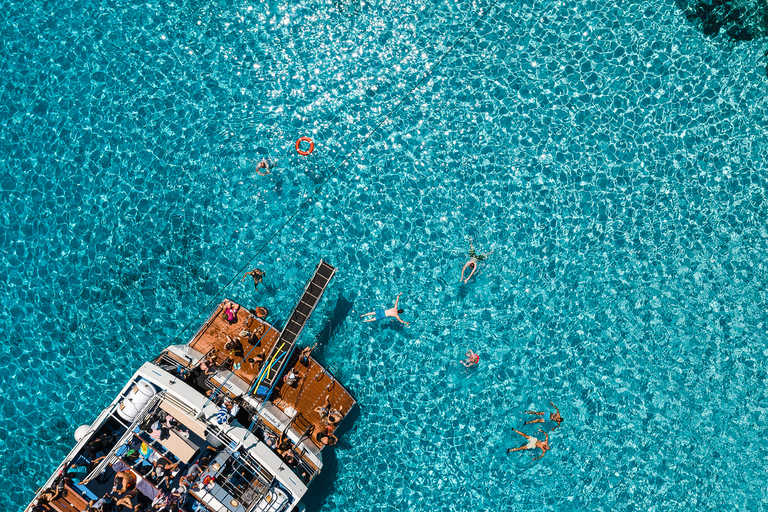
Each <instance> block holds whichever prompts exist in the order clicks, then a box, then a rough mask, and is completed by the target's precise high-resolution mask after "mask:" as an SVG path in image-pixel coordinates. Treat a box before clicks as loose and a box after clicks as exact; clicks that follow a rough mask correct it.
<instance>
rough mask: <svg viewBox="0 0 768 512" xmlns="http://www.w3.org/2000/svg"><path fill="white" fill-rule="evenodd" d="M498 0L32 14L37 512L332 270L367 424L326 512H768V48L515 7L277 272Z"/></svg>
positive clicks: (595, 5) (29, 326)
mask: <svg viewBox="0 0 768 512" xmlns="http://www.w3.org/2000/svg"><path fill="white" fill-rule="evenodd" d="M488 5H490V3H486V2H468V1H463V0H462V1H458V2H455V3H454V2H437V3H435V2H433V1H431V0H430V1H421V0H416V1H414V2H391V1H381V2H362V1H357V0H349V1H347V0H344V1H342V0H333V1H327V2H319V1H314V0H309V1H306V2H301V3H292V4H285V3H278V2H251V3H249V2H243V1H238V2H226V3H225V2H195V1H190V2H163V3H148V4H145V3H143V2H119V1H114V0H104V1H101V2H99V1H96V0H82V1H71V0H65V1H63V2H40V1H32V2H14V1H10V0H5V1H2V2H0V34H1V37H0V44H2V51H0V64H1V65H0V76H1V77H2V83H1V85H2V89H0V123H2V125H1V130H2V132H1V133H2V137H0V165H2V182H1V183H0V194H1V195H2V200H0V224H1V226H2V228H1V229H0V244H1V245H2V254H3V256H2V259H0V262H1V265H2V268H0V272H1V273H2V275H3V277H4V278H3V279H2V280H0V287H1V289H2V292H1V293H2V298H3V306H4V307H3V308H2V310H0V315H2V325H3V331H4V333H5V336H4V342H3V343H2V344H0V354H1V355H2V357H0V403H1V406H2V415H1V417H0V460H2V461H3V464H1V465H0V477H2V482H3V484H2V486H0V503H3V504H4V507H5V508H6V509H9V510H14V509H15V510H20V509H21V508H22V507H23V505H25V504H26V503H27V502H28V501H29V499H30V498H31V497H32V494H33V492H34V491H35V490H36V489H37V487H38V486H39V485H40V484H41V483H42V482H44V481H45V479H46V478H47V477H48V475H49V474H50V473H51V471H52V470H53V469H54V468H55V466H56V465H57V464H58V462H59V461H60V460H61V459H62V457H63V456H64V455H65V454H66V453H67V452H68V450H69V449H70V447H71V445H72V444H73V439H72V434H73V432H74V429H75V428H76V427H77V426H78V425H80V424H82V423H86V422H89V421H90V420H92V419H93V418H94V416H95V415H96V413H97V411H99V410H100V409H101V408H102V407H103V406H105V405H106V404H107V403H108V402H109V401H110V400H111V399H112V398H113V396H114V394H115V393H116V392H117V391H118V390H119V389H120V387H121V386H122V385H123V383H124V382H125V380H126V379H127V378H128V377H129V376H130V375H131V374H132V372H133V371H135V369H136V368H137V367H138V366H139V365H140V364H141V362H142V361H144V360H145V359H146V358H148V357H150V356H152V355H154V354H156V353H157V352H158V351H160V350H161V349H162V348H163V347H164V346H166V345H167V344H169V343H170V342H171V341H172V340H173V339H174V338H175V337H176V336H177V335H181V336H182V338H186V337H188V336H189V335H190V331H189V330H186V331H183V328H184V326H186V325H188V324H189V323H190V322H192V323H193V325H194V324H195V323H196V320H195V317H196V315H197V314H198V313H200V312H201V311H202V312H203V314H207V312H208V311H209V309H210V306H209V305H208V304H209V303H210V301H212V300H214V301H218V300H219V299H220V297H221V295H217V294H218V293H219V292H220V291H221V289H222V287H223V286H225V285H226V284H227V282H228V281H229V280H230V279H231V278H232V277H233V276H234V275H235V274H236V273H237V272H238V271H239V270H240V268H241V267H243V266H246V265H248V266H249V269H250V267H251V266H259V267H261V268H263V269H264V270H266V272H267V276H266V279H265V286H264V289H263V291H262V292H261V293H255V292H254V291H253V289H252V286H251V285H250V284H249V283H248V282H247V281H246V282H245V283H241V282H240V280H239V278H237V279H236V280H235V281H234V283H233V284H232V285H231V286H229V287H227V288H226V290H224V292H223V293H224V294H225V295H226V296H228V297H231V298H234V299H237V300H239V301H242V302H243V303H247V304H250V305H253V306H255V305H265V306H267V307H269V308H270V309H272V310H273V311H275V317H278V316H279V315H280V312H285V311H284V310H285V309H286V308H287V307H288V306H289V305H291V304H292V301H293V300H295V298H296V297H297V295H298V293H299V291H300V288H301V287H302V286H303V284H304V281H305V280H306V279H307V278H308V277H309V275H310V273H311V271H312V269H313V268H314V265H315V264H316V263H317V261H318V260H319V258H320V257H324V258H327V259H328V260H329V261H330V262H331V263H333V264H334V265H336V266H338V267H339V272H338V274H337V277H336V278H335V282H334V286H333V288H332V289H331V290H330V291H329V292H328V294H327V295H326V298H325V299H324V302H323V306H322V308H321V309H320V310H318V312H317V313H316V315H315V316H314V318H313V320H312V324H311V325H310V326H309V328H308V329H307V330H306V331H305V335H304V343H309V342H312V341H313V336H315V335H317V336H319V339H320V340H321V341H322V342H323V346H322V347H321V350H320V351H319V353H318V354H319V355H318V357H319V358H320V359H321V360H322V361H324V362H326V363H327V364H329V365H330V366H332V367H333V368H336V369H337V372H338V376H339V378H340V379H341V380H342V381H343V382H345V383H346V384H347V386H348V387H349V389H350V390H351V391H352V392H353V393H354V394H355V396H356V397H357V399H358V400H359V403H360V414H359V416H358V417H357V418H356V420H355V421H354V423H352V424H350V425H349V427H348V431H347V432H346V434H345V435H344V437H343V441H342V443H341V445H340V446H339V447H338V448H337V449H336V450H335V452H334V453H333V454H332V455H329V456H328V458H327V467H326V471H325V472H324V473H323V474H322V475H321V477H320V478H319V479H318V480H316V482H315V483H314V484H313V487H312V488H311V490H310V493H309V495H308V496H307V498H306V502H307V504H308V506H309V509H310V510H315V511H316V510H326V511H333V512H335V511H347V512H351V511H357V510H360V511H363V510H365V511H368V510H382V511H384V510H386V511H390V510H392V511H394V510H461V511H481V510H483V511H484V510H558V511H560V510H627V511H631V510H648V511H652V510H693V509H724V508H726V507H729V508H730V507H736V508H737V509H746V507H747V506H748V505H749V506H750V508H751V509H754V510H760V509H763V508H768V493H766V490H765V489H766V483H767V482H766V480H767V478H766V476H765V471H764V468H763V461H764V460H765V458H766V456H768V443H767V442H766V438H765V432H764V430H765V424H766V414H768V393H767V392H766V387H765V385H766V382H767V381H768V376H767V375H766V370H765V364H766V359H768V348H767V347H766V344H765V340H766V329H767V325H768V323H767V322H768V317H767V315H766V284H767V283H768V265H767V264H766V255H767V254H768V228H766V207H768V204H767V203H766V195H767V194H768V178H766V171H768V166H767V165H766V160H767V157H768V138H766V136H765V129H766V119H768V94H767V93H766V91H767V89H768V84H766V77H765V74H764V73H765V72H764V69H763V67H764V63H763V64H761V62H762V61H761V59H762V58H763V57H762V55H763V51H764V48H763V46H764V43H761V42H759V41H753V42H750V43H740V44H737V43H732V42H728V41H727V40H725V39H722V38H714V39H708V38H706V37H705V36H702V35H701V34H700V33H699V32H697V31H696V29H695V28H694V27H693V26H691V25H689V24H688V23H687V22H686V21H685V20H684V18H683V16H682V15H681V13H680V12H679V11H678V10H677V8H676V7H675V4H674V2H673V1H672V0H668V1H666V2H657V3H648V2H637V1H632V0H630V2H629V3H623V4H622V5H621V7H610V6H609V4H606V3H605V2H596V1H585V2H575V1H570V0H564V1H554V2H535V3H533V4H531V3H529V2H526V1H523V2H515V1H504V0H502V1H500V2H499V3H498V4H497V5H496V6H495V7H493V8H492V9H491V10H490V12H489V13H488V15H487V16H486V17H485V18H484V19H483V21H482V22H480V23H479V24H478V25H477V26H476V27H475V28H474V29H473V30H472V31H470V32H469V33H468V35H467V36H466V38H464V39H463V40H462V41H461V42H460V43H459V44H458V45H457V46H456V48H455V49H454V50H453V51H452V52H450V53H449V54H448V56H447V57H446V58H445V60H444V61H443V62H442V64H441V66H440V67H439V68H437V69H436V70H435V71H434V72H433V73H432V75H431V76H430V77H429V78H428V79H427V80H425V81H424V82H423V83H422V84H421V85H420V86H419V87H417V88H416V90H415V91H414V93H413V94H412V95H411V96H410V97H409V98H408V99H407V100H406V101H405V102H404V103H403V105H402V106H401V107H400V108H399V109H398V110H397V111H396V112H395V113H394V114H393V115H392V116H391V118H390V119H389V120H388V121H387V122H385V123H384V124H383V125H382V127H381V128H380V129H379V130H378V131H377V132H376V133H375V135H374V136H373V137H372V138H371V140H369V141H368V142H367V143H365V144H364V145H363V146H362V147H361V148H360V150H359V151H357V152H356V153H355V154H354V155H352V157H351V158H350V159H349V161H348V162H347V163H346V164H345V165H343V166H342V167H341V168H340V169H339V171H338V173H336V174H335V175H333V177H332V179H331V180H330V181H329V182H328V183H327V185H325V186H324V187H323V188H322V190H321V192H320V194H319V195H318V196H316V197H315V198H313V199H312V201H311V203H310V204H309V206H308V207H307V208H306V209H305V210H303V211H302V212H301V213H300V214H299V215H298V216H296V217H295V218H294V219H293V220H292V221H291V222H290V223H289V224H288V225H287V226H285V227H284V228H283V229H282V230H280V231H279V232H278V234H277V235H276V236H275V237H274V239H272V240H271V241H270V242H269V243H268V245H267V246H266V249H265V250H264V252H262V253H261V254H259V255H258V256H257V257H256V259H255V260H254V262H253V265H250V264H249V260H250V259H251V258H252V257H253V256H254V255H255V254H256V251H257V250H258V249H259V248H260V247H261V246H262V244H264V243H265V242H267V241H268V240H269V239H270V237H271V236H272V235H273V234H274V233H275V232H277V231H278V229H279V228H280V227H281V226H282V225H283V223H284V222H285V221H286V220H287V219H288V218H289V216H290V215H291V214H292V213H293V212H294V211H295V210H296V209H297V207H298V206H299V205H300V204H301V203H302V202H303V201H305V199H306V198H307V197H309V196H310V195H311V194H312V193H313V192H314V191H315V190H316V189H317V188H318V186H319V185H320V184H321V183H322V182H323V180H325V179H326V178H328V177H329V176H331V175H332V172H333V171H334V169H336V168H337V166H338V165H339V164H340V163H341V162H342V161H343V160H344V159H345V158H346V157H347V155H348V154H349V153H350V151H352V149H353V148H354V147H355V146H357V144H359V142H360V141H361V140H363V138H364V137H365V136H366V135H367V134H368V133H369V131H370V130H371V129H372V128H373V127H375V126H376V125H377V124H378V123H379V122H380V121H381V120H382V119H384V116H385V115H386V114H387V113H388V112H389V111H390V110H391V109H392V107H393V106H395V105H396V103H397V102H398V101H399V100H400V98H402V97H403V96H404V95H405V94H406V93H407V92H408V90H410V88H411V87H412V86H413V85H414V84H415V83H416V82H417V80H419V79H420V77H422V76H423V74H424V73H425V70H426V69H429V68H431V67H432V66H434V65H435V63H437V62H438V60H439V59H440V58H441V57H442V56H443V55H444V54H445V53H446V51H448V49H449V48H450V47H451V46H452V45H453V44H454V43H455V42H456V41H457V40H458V39H459V37H460V36H461V34H463V33H464V31H465V30H466V29H467V28H469V27H470V26H471V25H472V24H473V23H474V22H475V21H476V20H477V19H478V17H479V16H480V13H481V10H482V9H484V8H485V7H487V6H488ZM303 135H308V136H310V137H312V138H313V139H314V141H315V143H316V150H315V152H314V153H313V154H312V155H311V156H310V157H300V156H298V155H297V154H296V152H295V150H294V147H293V145H294V142H295V140H296V139H297V138H298V137H300V136H303ZM265 152H266V153H268V154H269V155H270V156H271V157H272V158H274V159H276V160H277V161H278V166H277V167H276V168H275V169H274V171H273V172H272V173H271V174H270V175H268V176H265V177H260V176H258V175H257V174H255V172H254V167H255V164H256V162H257V161H258V159H259V158H260V155H262V154H264V153H265ZM469 237H473V238H474V241H475V244H476V246H477V248H478V250H479V252H481V253H482V252H489V251H491V250H493V251H494V252H493V254H492V255H491V256H490V257H489V258H488V260H487V262H484V264H483V265H482V267H481V269H480V272H479V274H478V275H477V276H476V278H475V279H473V280H472V281H470V283H469V284H468V285H459V283H458V279H459V274H460V272H461V267H462V266H463V264H464V263H465V261H466V259H467V254H466V253H467V251H468V238H469ZM400 292H402V294H403V295H402V298H401V305H402V306H403V307H404V309H405V313H404V314H403V317H404V318H406V319H409V320H410V321H411V326H410V327H409V328H402V327H400V326H399V325H395V324H392V323H385V322H380V323H377V324H363V323H360V322H359V321H358V316H359V315H360V314H362V313H365V312H367V311H371V310H373V309H375V308H379V307H389V306H390V305H391V304H392V302H393V301H394V298H395V297H396V296H397V294H398V293H400ZM469 348H472V349H474V350H475V351H477V352H478V353H479V354H480V355H481V362H480V365H479V367H478V368H477V369H475V370H471V371H467V370H465V369H464V368H463V367H462V366H460V365H459V364H458V361H459V360H461V359H462V358H463V354H464V352H465V351H466V350H467V349H469ZM550 400H551V401H553V402H554V403H555V404H556V405H558V406H559V408H560V410H561V412H562V414H563V416H564V417H565V422H564V423H563V425H562V427H561V428H559V429H557V430H555V431H554V432H553V433H552V435H551V438H550V440H551V446H552V449H551V450H550V451H549V453H548V454H547V455H546V456H545V457H544V458H542V459H540V460H537V461H535V462H531V455H530V454H529V453H512V454H510V455H507V454H506V453H505V448H507V447H512V446H518V445H519V444H520V442H521V439H520V438H519V437H517V436H515V437H514V438H513V437H512V436H513V435H514V434H513V433H512V432H511V428H513V427H514V428H517V429H518V430H519V429H521V428H522V423H523V422H524V421H525V419H526V415H524V414H523V413H522V412H521V411H524V410H526V409H536V410H544V408H546V407H547V406H548V403H549V401H550ZM525 429H526V431H527V432H531V433H535V428H531V427H530V426H528V427H525Z"/></svg>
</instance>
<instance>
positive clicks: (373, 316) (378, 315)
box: [360, 293, 411, 325]
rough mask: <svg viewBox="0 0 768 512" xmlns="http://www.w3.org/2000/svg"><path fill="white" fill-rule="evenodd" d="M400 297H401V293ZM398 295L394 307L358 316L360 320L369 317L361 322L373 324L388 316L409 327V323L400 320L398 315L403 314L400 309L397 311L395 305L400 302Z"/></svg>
mask: <svg viewBox="0 0 768 512" xmlns="http://www.w3.org/2000/svg"><path fill="white" fill-rule="evenodd" d="M400 295H402V293H401V294H400ZM400 295H398V296H397V299H395V305H394V307H391V308H389V309H387V310H384V309H377V310H375V311H371V312H370V313H365V314H362V315H360V318H363V317H370V318H366V319H365V320H363V322H375V321H377V320H381V319H382V318H385V317H388V316H390V317H392V318H397V320H398V321H399V322H401V323H404V324H405V325H411V324H410V322H406V321H405V320H403V319H402V318H400V313H402V312H403V310H402V309H397V304H398V302H400Z"/></svg>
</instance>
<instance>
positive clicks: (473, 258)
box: [459, 238, 495, 284]
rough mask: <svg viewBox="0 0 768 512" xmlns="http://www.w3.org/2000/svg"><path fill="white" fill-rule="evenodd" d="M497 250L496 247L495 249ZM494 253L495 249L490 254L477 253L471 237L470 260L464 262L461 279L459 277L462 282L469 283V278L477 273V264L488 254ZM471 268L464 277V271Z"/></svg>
mask: <svg viewBox="0 0 768 512" xmlns="http://www.w3.org/2000/svg"><path fill="white" fill-rule="evenodd" d="M494 250H495V249H494ZM491 254H493V251H491V252H489V253H488V254H477V253H476V252H475V246H474V245H473V244H472V239H471V238H470V239H469V261H467V262H466V263H465V264H464V268H462V269H461V279H459V282H460V283H462V282H463V283H464V284H467V283H469V279H470V278H471V277H472V276H473V275H474V274H475V271H476V270H477V264H478V263H480V262H481V261H483V260H485V259H486V258H487V257H488V256H490V255H491ZM468 268H469V270H470V272H469V275H468V276H467V278H466V279H464V272H466V270H467V269H468Z"/></svg>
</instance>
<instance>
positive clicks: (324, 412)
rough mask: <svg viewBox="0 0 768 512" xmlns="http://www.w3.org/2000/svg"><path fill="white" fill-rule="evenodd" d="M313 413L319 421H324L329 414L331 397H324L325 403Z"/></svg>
mask: <svg viewBox="0 0 768 512" xmlns="http://www.w3.org/2000/svg"><path fill="white" fill-rule="evenodd" d="M315 412H316V413H317V414H319V415H320V419H321V420H323V421H325V419H326V418H327V417H328V415H330V414H331V395H326V396H325V403H324V404H323V405H322V406H320V407H315Z"/></svg>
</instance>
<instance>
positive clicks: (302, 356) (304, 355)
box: [299, 343, 317, 366]
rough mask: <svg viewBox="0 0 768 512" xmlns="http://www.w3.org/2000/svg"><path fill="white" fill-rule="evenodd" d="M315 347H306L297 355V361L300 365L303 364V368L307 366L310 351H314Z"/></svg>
mask: <svg viewBox="0 0 768 512" xmlns="http://www.w3.org/2000/svg"><path fill="white" fill-rule="evenodd" d="M316 346H317V343H315V344H314V345H312V346H311V347H309V346H307V347H304V349H302V351H301V354H299V361H300V362H301V364H303V365H304V366H309V356H310V355H311V354H312V351H313V350H314V349H315V347H316Z"/></svg>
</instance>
